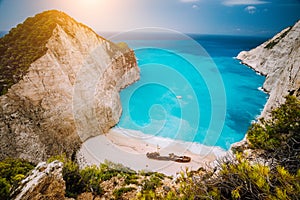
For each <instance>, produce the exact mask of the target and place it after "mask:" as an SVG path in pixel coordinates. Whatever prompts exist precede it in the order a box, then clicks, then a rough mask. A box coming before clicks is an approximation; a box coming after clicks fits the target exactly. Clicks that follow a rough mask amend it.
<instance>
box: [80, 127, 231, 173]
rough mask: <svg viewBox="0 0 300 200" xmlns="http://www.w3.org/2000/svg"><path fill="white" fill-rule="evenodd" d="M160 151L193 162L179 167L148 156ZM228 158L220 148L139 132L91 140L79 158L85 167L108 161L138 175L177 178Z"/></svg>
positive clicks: (125, 131)
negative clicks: (219, 159) (160, 175)
mask: <svg viewBox="0 0 300 200" xmlns="http://www.w3.org/2000/svg"><path fill="white" fill-rule="evenodd" d="M157 150H158V151H159V153H160V154H161V155H163V156H168V154H169V153H174V154H176V155H179V156H180V155H186V156H190V157H191V158H192V161H191V162H189V163H176V162H173V161H159V160H152V159H148V158H147V157H146V153H147V152H154V151H157ZM225 154H226V151H224V150H222V149H221V148H219V147H208V146H204V145H201V144H198V143H191V142H183V141H175V140H172V139H167V138H161V137H155V136H152V135H147V134H143V133H141V132H139V131H134V130H128V129H120V128H113V129H111V130H110V132H109V133H107V134H106V135H100V136H97V137H94V138H90V139H88V140H87V141H86V142H84V143H83V145H82V147H81V149H80V151H79V153H78V158H79V160H82V161H81V163H80V165H81V166H85V165H92V164H96V165H99V163H103V162H104V161H105V160H108V161H112V162H114V163H121V164H123V165H124V166H127V167H129V168H131V169H133V170H136V171H139V170H145V171H156V172H161V173H164V174H166V175H176V173H178V172H180V171H182V170H185V169H186V168H189V169H191V170H197V169H199V168H200V167H206V166H207V165H209V164H211V163H212V162H213V161H215V160H216V158H218V157H222V156H224V155H225Z"/></svg>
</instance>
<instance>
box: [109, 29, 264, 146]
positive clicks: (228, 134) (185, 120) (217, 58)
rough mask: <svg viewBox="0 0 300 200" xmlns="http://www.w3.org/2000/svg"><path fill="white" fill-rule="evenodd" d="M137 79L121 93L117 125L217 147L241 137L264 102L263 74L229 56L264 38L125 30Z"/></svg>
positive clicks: (254, 44)
mask: <svg viewBox="0 0 300 200" xmlns="http://www.w3.org/2000/svg"><path fill="white" fill-rule="evenodd" d="M111 39H112V40H113V41H115V42H117V41H126V43H127V44H128V45H129V46H130V47H131V48H133V49H134V51H135V54H136V57H137V59H138V66H139V68H140V70H141V79H140V80H139V81H138V82H136V83H134V84H133V85H130V86H129V87H127V88H126V89H124V90H122V92H121V101H122V107H123V113H122V117H121V119H120V122H119V124H118V125H117V126H118V127H121V128H126V129H133V130H139V131H142V132H144V133H145V134H149V135H150V136H151V135H154V136H159V137H165V138H171V139H175V140H182V141H188V142H196V143H200V144H204V145H208V146H219V147H221V148H223V149H225V150H227V149H229V147H230V145H231V144H232V143H235V142H238V141H240V140H242V139H243V138H244V136H245V133H246V131H247V129H248V127H249V126H250V124H251V122H252V121H253V120H255V118H256V116H258V115H259V114H260V112H261V110H262V109H263V107H264V104H265V103H266V101H267V97H268V96H267V94H265V93H264V92H262V91H260V90H259V88H260V87H261V86H262V85H263V82H264V80H265V77H263V76H260V75H259V74H257V73H255V72H254V71H253V70H251V69H250V68H248V67H246V66H244V65H242V64H240V62H239V61H238V60H236V59H235V56H237V54H238V53H239V52H240V51H242V50H249V49H251V48H254V47H256V46H257V45H259V44H261V43H262V42H264V41H265V40H266V38H257V37H243V36H216V35H184V36H177V35H176V34H174V35H173V34H171V35H168V34H165V33H164V34H161V35H159V34H153V33H152V34H148V33H147V34H136V33H134V34H131V35H130V34H128V35H125V36H124V35H122V36H121V37H120V36H115V37H112V38H111Z"/></svg>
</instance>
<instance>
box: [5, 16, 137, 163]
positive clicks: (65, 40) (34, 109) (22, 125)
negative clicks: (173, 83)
mask: <svg viewBox="0 0 300 200" xmlns="http://www.w3.org/2000/svg"><path fill="white" fill-rule="evenodd" d="M0 51H1V63H0V69H1V70H0V72H1V74H0V89H1V93H2V96H0V137H1V141H0V159H2V158H4V157H8V156H9V157H15V158H16V157H19V158H24V159H27V160H30V161H32V162H38V161H42V160H45V159H46V158H48V157H49V156H51V155H57V154H61V153H63V152H64V153H66V154H67V155H68V156H71V155H72V154H74V152H75V150H76V149H77V148H78V147H79V146H80V144H81V142H83V141H85V140H86V139H88V138H90V137H93V136H96V135H99V134H103V133H106V132H107V131H108V130H109V129H110V128H111V127H112V126H114V125H115V124H116V123H117V122H118V121H119V118H120V115H121V112H122V107H121V104H120V99H119V91H120V90H121V89H122V88H124V87H126V86H127V85H129V84H132V83H133V82H135V81H137V80H138V79H139V68H138V67H137V63H136V59H135V55H134V52H133V50H131V49H129V48H128V47H127V45H124V44H122V45H117V44H114V43H112V42H110V41H108V40H106V39H104V38H102V37H100V36H98V35H97V34H96V33H95V32H94V31H93V30H91V29H90V28H88V27H87V26H85V25H83V24H80V23H78V22H76V21H75V20H74V19H72V18H71V17H69V16H68V15H66V14H65V13H63V12H60V11H56V10H52V11H46V12H43V13H40V14H38V15H36V16H35V17H30V18H28V19H27V20H26V21H25V22H24V23H22V24H20V25H18V26H17V27H16V28H14V29H12V30H11V31H10V32H9V33H8V34H7V35H6V36H4V37H3V38H0Z"/></svg>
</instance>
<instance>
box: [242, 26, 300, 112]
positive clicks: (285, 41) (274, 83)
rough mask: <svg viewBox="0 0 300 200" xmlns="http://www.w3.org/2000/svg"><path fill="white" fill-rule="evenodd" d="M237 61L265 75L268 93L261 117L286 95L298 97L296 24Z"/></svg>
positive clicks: (299, 75) (298, 36)
mask: <svg viewBox="0 0 300 200" xmlns="http://www.w3.org/2000/svg"><path fill="white" fill-rule="evenodd" d="M237 59H239V60H241V61H242V63H243V64H245V65H248V66H249V67H251V68H253V69H254V70H255V71H257V72H259V73H261V74H262V75H264V76H266V81H265V83H264V85H263V89H264V90H265V91H266V92H267V93H269V94H270V97H269V99H268V101H267V104H266V105H265V108H264V110H263V112H262V114H261V117H267V118H268V116H269V114H270V113H271V111H272V110H273V109H274V108H276V107H278V106H279V105H281V104H282V103H284V101H285V98H284V97H285V96H286V95H288V94H291V95H295V96H296V97H297V98H299V96H300V21H298V22H297V23H296V24H295V25H294V26H292V27H288V28H286V29H284V30H283V31H281V32H280V33H278V34H277V35H275V36H274V37H273V38H272V39H270V40H268V41H267V42H265V43H263V44H261V45H260V46H258V47H256V48H255V49H252V50H250V51H243V52H241V53H239V55H238V56H237Z"/></svg>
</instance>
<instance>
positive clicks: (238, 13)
mask: <svg viewBox="0 0 300 200" xmlns="http://www.w3.org/2000/svg"><path fill="white" fill-rule="evenodd" d="M50 9H57V10H61V11H64V12H66V13H67V14H69V15H70V16H72V17H73V18H75V19H76V20H77V21H79V22H82V23H84V24H86V25H88V26H90V27H91V28H93V29H94V30H95V31H98V32H106V31H118V32H119V31H128V30H132V29H136V28H143V27H161V28H168V29H173V30H176V31H179V32H183V33H200V34H225V35H256V36H271V35H273V34H275V33H277V32H279V31H280V30H282V29H283V28H285V27H287V26H290V25H293V24H294V23H295V22H296V21H298V20H299V19H300V0H39V1H37V0H0V19H1V20H0V30H3V31H7V30H10V29H11V28H12V27H15V26H16V25H17V24H19V23H21V22H23V21H24V20H25V19H26V18H27V17H29V16H34V15H35V14H37V13H39V12H42V11H45V10H50Z"/></svg>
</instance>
